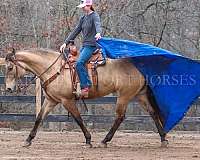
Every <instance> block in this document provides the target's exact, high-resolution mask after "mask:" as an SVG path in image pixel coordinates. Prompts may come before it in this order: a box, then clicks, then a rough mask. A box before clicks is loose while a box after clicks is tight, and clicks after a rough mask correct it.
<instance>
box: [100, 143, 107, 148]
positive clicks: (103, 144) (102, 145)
mask: <svg viewBox="0 0 200 160" xmlns="http://www.w3.org/2000/svg"><path fill="white" fill-rule="evenodd" d="M99 147H100V148H107V147H108V146H107V143H103V142H101V143H100V144H99Z"/></svg>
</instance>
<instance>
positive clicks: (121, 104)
mask: <svg viewBox="0 0 200 160" xmlns="http://www.w3.org/2000/svg"><path fill="white" fill-rule="evenodd" d="M127 105H128V101H127V100H125V98H122V97H119V98H118V99H117V106H116V107H117V108H116V119H115V121H114V124H113V126H112V127H111V129H110V131H109V132H108V134H107V135H106V137H105V138H104V140H103V141H102V142H101V143H102V144H103V145H104V147H107V142H109V141H111V140H112V138H113V136H114V134H115V132H116V130H117V129H118V128H119V126H120V124H121V123H122V122H123V120H124V118H125V113H126V109H127Z"/></svg>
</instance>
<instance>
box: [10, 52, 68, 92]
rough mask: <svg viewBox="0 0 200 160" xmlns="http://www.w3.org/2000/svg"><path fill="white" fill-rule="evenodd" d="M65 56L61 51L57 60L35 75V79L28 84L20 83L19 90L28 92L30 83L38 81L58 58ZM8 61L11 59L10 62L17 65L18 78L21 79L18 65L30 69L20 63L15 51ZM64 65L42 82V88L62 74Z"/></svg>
mask: <svg viewBox="0 0 200 160" xmlns="http://www.w3.org/2000/svg"><path fill="white" fill-rule="evenodd" d="M61 56H63V53H60V54H59V56H58V57H57V58H56V59H55V61H54V62H53V63H52V64H51V65H50V66H49V67H48V68H47V69H45V70H44V71H43V72H42V73H41V74H40V75H39V76H36V75H35V76H34V77H33V79H31V80H30V81H29V82H28V83H27V84H26V85H22V83H19V84H18V87H19V90H20V91H24V93H25V92H26V90H27V89H28V87H30V85H31V84H32V83H33V82H34V81H36V80H37V79H40V78H41V77H42V76H43V75H44V74H45V73H46V72H47V71H48V70H49V69H51V67H52V66H53V65H54V64H55V63H56V62H57V61H58V59H59V58H60V57H61ZM6 61H9V62H12V63H13V64H14V65H15V70H16V78H17V79H18V80H19V78H18V77H19V76H18V73H19V72H18V68H17V67H20V68H22V69H24V70H25V71H29V70H27V69H26V68H25V67H24V66H22V65H21V64H20V63H19V60H17V58H16V56H15V54H14V53H12V55H10V56H8V57H7V58H6ZM63 68H64V67H63V66H61V68H60V70H59V71H58V72H57V73H56V74H54V75H53V76H52V77H50V78H49V79H47V80H46V81H45V82H43V83H42V84H41V86H42V88H43V89H45V90H46V88H47V86H48V85H49V84H50V83H51V82H52V81H53V80H55V79H56V78H57V76H58V75H60V73H61V71H62V69H63Z"/></svg>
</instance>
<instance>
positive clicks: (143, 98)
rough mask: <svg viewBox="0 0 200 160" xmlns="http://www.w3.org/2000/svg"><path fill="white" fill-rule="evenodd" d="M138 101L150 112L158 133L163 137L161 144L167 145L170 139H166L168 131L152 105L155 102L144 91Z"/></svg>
mask: <svg viewBox="0 0 200 160" xmlns="http://www.w3.org/2000/svg"><path fill="white" fill-rule="evenodd" d="M136 98H137V100H138V102H139V103H140V104H141V105H142V106H143V108H144V110H145V111H146V112H148V113H149V114H150V116H151V117H152V119H153V120H154V122H155V125H156V128H157V130H158V133H159V135H160V138H161V146H163V147H164V146H167V144H168V140H167V139H166V135H167V134H166V133H165V132H164V130H163V127H162V124H161V122H160V119H159V116H158V115H157V114H156V111H155V110H154V108H153V107H152V105H153V103H152V102H151V101H150V100H149V98H150V97H149V96H148V95H147V94H146V93H144V94H141V95H138V96H137V97H136Z"/></svg>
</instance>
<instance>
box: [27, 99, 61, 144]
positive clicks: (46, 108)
mask: <svg viewBox="0 0 200 160" xmlns="http://www.w3.org/2000/svg"><path fill="white" fill-rule="evenodd" d="M56 105H57V102H54V101H50V100H48V99H47V98H45V100H44V103H43V105H42V108H41V110H40V112H39V114H38V116H37V118H36V121H35V125H34V127H33V129H32V130H31V132H30V134H29V136H28V138H27V139H26V141H25V144H24V147H28V146H30V145H31V142H32V140H33V139H34V138H35V136H36V133H37V129H38V127H39V125H40V123H41V122H42V121H43V120H44V118H45V117H46V116H47V115H48V114H49V112H50V111H52V110H53V108H54V107H55V106H56Z"/></svg>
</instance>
